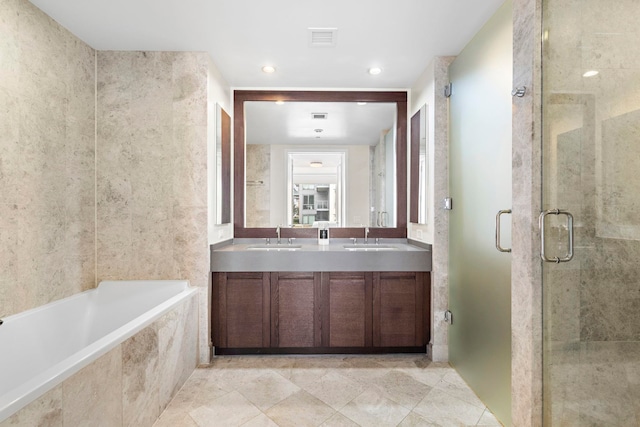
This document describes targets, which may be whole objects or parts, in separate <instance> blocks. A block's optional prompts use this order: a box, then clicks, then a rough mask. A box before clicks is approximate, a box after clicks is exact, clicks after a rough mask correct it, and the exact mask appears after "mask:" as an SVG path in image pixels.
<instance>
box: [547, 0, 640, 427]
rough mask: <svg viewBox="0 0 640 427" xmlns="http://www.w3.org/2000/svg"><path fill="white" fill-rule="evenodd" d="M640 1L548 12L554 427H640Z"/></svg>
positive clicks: (559, 1) (558, 1) (550, 411)
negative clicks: (639, 426)
mask: <svg viewBox="0 0 640 427" xmlns="http://www.w3.org/2000/svg"><path fill="white" fill-rule="evenodd" d="M639 22H640V1H637V0H617V1H601V0H600V1H597V0H585V1H566V0H543V1H542V110H541V111H542V118H541V119H542V128H541V134H542V153H541V154H542V187H543V188H542V201H541V202H542V211H543V213H542V214H541V216H540V229H541V236H542V245H541V246H542V254H541V255H542V258H543V260H544V261H543V262H542V281H543V288H542V292H543V294H542V299H543V306H542V309H543V310H542V311H543V314H542V325H543V326H542V329H543V330H542V336H543V359H542V366H543V379H542V381H543V382H542V387H543V403H542V405H543V421H544V425H545V426H580V427H585V426H607V427H614V426H621V427H622V426H625V427H626V426H638V425H640V26H639V25H638V23H639Z"/></svg>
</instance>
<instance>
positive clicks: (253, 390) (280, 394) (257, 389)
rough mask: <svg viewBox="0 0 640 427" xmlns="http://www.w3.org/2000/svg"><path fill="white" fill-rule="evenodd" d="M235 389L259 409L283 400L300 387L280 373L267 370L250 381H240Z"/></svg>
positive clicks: (264, 409) (269, 406) (267, 407)
mask: <svg viewBox="0 0 640 427" xmlns="http://www.w3.org/2000/svg"><path fill="white" fill-rule="evenodd" d="M237 390H238V391H239V392H240V393H241V394H242V395H243V396H244V397H246V398H247V399H248V400H249V401H250V402H251V403H253V404H254V405H255V406H256V407H257V408H258V409H260V410H261V411H266V410H267V409H269V408H271V407H272V406H273V405H275V404H276V403H278V402H281V401H283V400H284V399H286V398H287V397H289V396H291V395H292V394H293V393H295V392H297V391H298V390H300V387H298V386H297V385H295V384H293V383H292V382H291V381H289V380H287V379H285V378H283V377H282V376H281V375H279V374H277V373H275V372H273V371H268V372H266V373H265V374H264V375H262V376H260V377H258V378H256V379H255V380H254V381H252V382H250V383H242V384H240V385H239V386H238V387H237Z"/></svg>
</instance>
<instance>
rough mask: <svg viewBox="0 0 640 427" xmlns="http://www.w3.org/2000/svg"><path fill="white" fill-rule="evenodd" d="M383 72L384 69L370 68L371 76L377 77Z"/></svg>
mask: <svg viewBox="0 0 640 427" xmlns="http://www.w3.org/2000/svg"><path fill="white" fill-rule="evenodd" d="M381 72H382V68H380V67H371V68H369V74H371V75H372V76H377V75H378V74H380V73H381Z"/></svg>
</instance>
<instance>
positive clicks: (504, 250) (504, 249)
mask: <svg viewBox="0 0 640 427" xmlns="http://www.w3.org/2000/svg"><path fill="white" fill-rule="evenodd" d="M510 213H511V209H503V210H501V211H498V213H497V214H496V249H497V250H499V251H500V252H511V248H503V247H502V246H500V216H501V215H502V214H510Z"/></svg>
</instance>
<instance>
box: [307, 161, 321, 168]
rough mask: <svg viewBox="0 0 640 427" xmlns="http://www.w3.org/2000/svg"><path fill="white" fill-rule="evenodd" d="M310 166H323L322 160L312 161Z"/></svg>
mask: <svg viewBox="0 0 640 427" xmlns="http://www.w3.org/2000/svg"><path fill="white" fill-rule="evenodd" d="M309 166H311V167H312V168H321V167H322V162H310V163H309Z"/></svg>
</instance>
